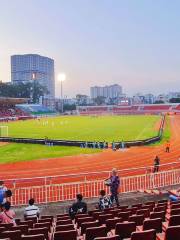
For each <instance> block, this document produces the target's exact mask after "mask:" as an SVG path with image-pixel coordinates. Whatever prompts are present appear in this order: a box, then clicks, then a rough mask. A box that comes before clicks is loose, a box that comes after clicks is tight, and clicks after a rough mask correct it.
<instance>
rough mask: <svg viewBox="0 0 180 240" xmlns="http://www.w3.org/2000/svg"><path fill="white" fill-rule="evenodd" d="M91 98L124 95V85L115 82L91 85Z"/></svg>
mask: <svg viewBox="0 0 180 240" xmlns="http://www.w3.org/2000/svg"><path fill="white" fill-rule="evenodd" d="M90 94H91V98H97V97H100V96H101V97H105V98H113V99H114V98H119V97H121V95H122V87H121V86H120V85H119V84H113V85H110V86H104V87H98V86H95V87H91V88H90Z"/></svg>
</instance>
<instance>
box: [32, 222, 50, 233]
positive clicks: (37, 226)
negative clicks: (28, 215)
mask: <svg viewBox="0 0 180 240" xmlns="http://www.w3.org/2000/svg"><path fill="white" fill-rule="evenodd" d="M34 228H47V229H48V231H49V232H51V223H48V222H46V223H35V224H34Z"/></svg>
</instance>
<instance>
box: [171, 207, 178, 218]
mask: <svg viewBox="0 0 180 240" xmlns="http://www.w3.org/2000/svg"><path fill="white" fill-rule="evenodd" d="M173 215H180V208H175V209H172V210H171V211H170V216H173Z"/></svg>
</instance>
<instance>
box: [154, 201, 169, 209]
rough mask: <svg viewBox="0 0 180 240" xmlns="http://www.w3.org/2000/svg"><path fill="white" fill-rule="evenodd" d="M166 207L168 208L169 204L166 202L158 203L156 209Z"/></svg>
mask: <svg viewBox="0 0 180 240" xmlns="http://www.w3.org/2000/svg"><path fill="white" fill-rule="evenodd" d="M163 206H165V207H166V208H167V206H168V204H167V202H164V203H157V205H156V207H163Z"/></svg>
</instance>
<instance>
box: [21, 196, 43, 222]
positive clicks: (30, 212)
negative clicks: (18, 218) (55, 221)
mask: <svg viewBox="0 0 180 240" xmlns="http://www.w3.org/2000/svg"><path fill="white" fill-rule="evenodd" d="M39 214H40V211H39V208H38V207H37V206H35V205H34V198H31V199H30V200H29V206H28V207H26V208H25V211H24V217H25V218H26V219H28V218H32V217H37V218H39Z"/></svg>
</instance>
